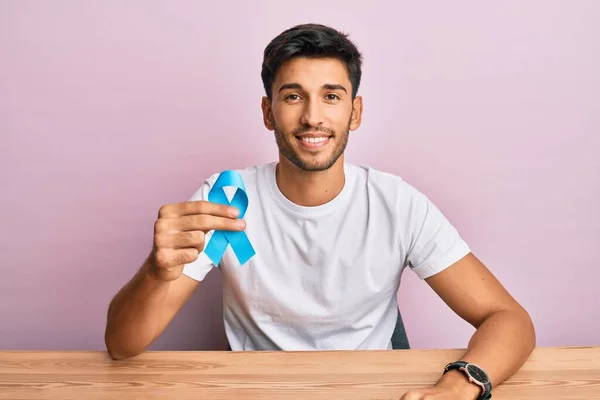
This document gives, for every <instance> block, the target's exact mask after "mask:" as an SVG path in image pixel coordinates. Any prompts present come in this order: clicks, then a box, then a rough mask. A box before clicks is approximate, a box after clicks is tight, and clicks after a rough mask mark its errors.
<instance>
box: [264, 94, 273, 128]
mask: <svg viewBox="0 0 600 400" xmlns="http://www.w3.org/2000/svg"><path fill="white" fill-rule="evenodd" d="M261 107H262V113H263V122H264V124H265V128H267V129H268V130H270V131H273V130H275V121H273V110H272V109H271V101H270V100H269V98H268V97H267V96H263V98H262V104H261Z"/></svg>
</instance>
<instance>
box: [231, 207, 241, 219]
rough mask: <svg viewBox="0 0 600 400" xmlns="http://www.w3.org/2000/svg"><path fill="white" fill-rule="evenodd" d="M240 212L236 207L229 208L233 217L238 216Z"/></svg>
mask: <svg viewBox="0 0 600 400" xmlns="http://www.w3.org/2000/svg"><path fill="white" fill-rule="evenodd" d="M239 213H240V210H238V209H237V208H235V207H231V208H230V209H229V214H231V216H232V217H237V216H238V214H239Z"/></svg>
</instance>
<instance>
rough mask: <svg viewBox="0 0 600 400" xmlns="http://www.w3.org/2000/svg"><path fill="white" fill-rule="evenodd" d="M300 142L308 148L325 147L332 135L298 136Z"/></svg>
mask: <svg viewBox="0 0 600 400" xmlns="http://www.w3.org/2000/svg"><path fill="white" fill-rule="evenodd" d="M296 138H297V139H298V141H299V142H300V144H301V145H302V146H303V147H305V148H308V149H315V148H319V147H323V146H325V145H327V143H329V140H330V139H331V137H329V136H302V137H298V136H297V137H296Z"/></svg>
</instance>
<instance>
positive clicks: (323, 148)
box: [262, 58, 362, 171]
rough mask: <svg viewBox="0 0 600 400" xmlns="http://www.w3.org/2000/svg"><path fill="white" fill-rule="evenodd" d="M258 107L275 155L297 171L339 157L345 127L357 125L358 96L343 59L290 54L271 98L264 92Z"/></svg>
mask: <svg viewBox="0 0 600 400" xmlns="http://www.w3.org/2000/svg"><path fill="white" fill-rule="evenodd" d="M262 108H263V117H264V120H265V126H266V127H267V129H269V130H272V131H274V133H275V141H276V142H277V147H279V152H280V154H281V155H282V156H283V157H284V158H285V159H286V160H288V161H289V162H291V163H292V164H294V165H295V166H296V167H298V168H300V169H301V170H304V171H323V170H326V169H329V168H330V167H331V166H332V165H334V164H335V163H336V162H337V161H338V160H340V161H342V160H343V157H342V155H343V153H344V150H345V148H346V145H347V143H348V134H349V131H350V130H355V129H357V128H358V126H359V125H360V117H361V113H362V99H361V98H360V97H357V98H356V99H354V101H353V100H352V86H351V83H350V78H349V76H348V72H347V70H346V67H345V65H344V63H343V62H342V61H340V60H337V59H333V58H294V59H292V60H289V61H287V62H286V63H284V64H283V65H282V66H281V68H280V69H279V71H278V72H277V76H276V77H275V81H274V82H273V89H272V102H269V100H268V99H267V98H266V97H264V98H263V104H262ZM282 161H283V160H282Z"/></svg>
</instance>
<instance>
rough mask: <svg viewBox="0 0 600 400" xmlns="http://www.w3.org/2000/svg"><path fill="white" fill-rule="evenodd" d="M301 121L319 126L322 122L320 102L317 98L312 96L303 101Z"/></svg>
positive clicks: (304, 123)
mask: <svg viewBox="0 0 600 400" xmlns="http://www.w3.org/2000/svg"><path fill="white" fill-rule="evenodd" d="M304 104H305V105H304V109H303V112H302V120H301V123H302V124H303V125H309V126H314V127H317V126H320V125H322V124H323V122H324V121H323V119H324V116H323V109H322V104H321V103H320V102H319V100H318V99H316V98H312V99H311V100H309V101H307V102H305V103H304Z"/></svg>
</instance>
